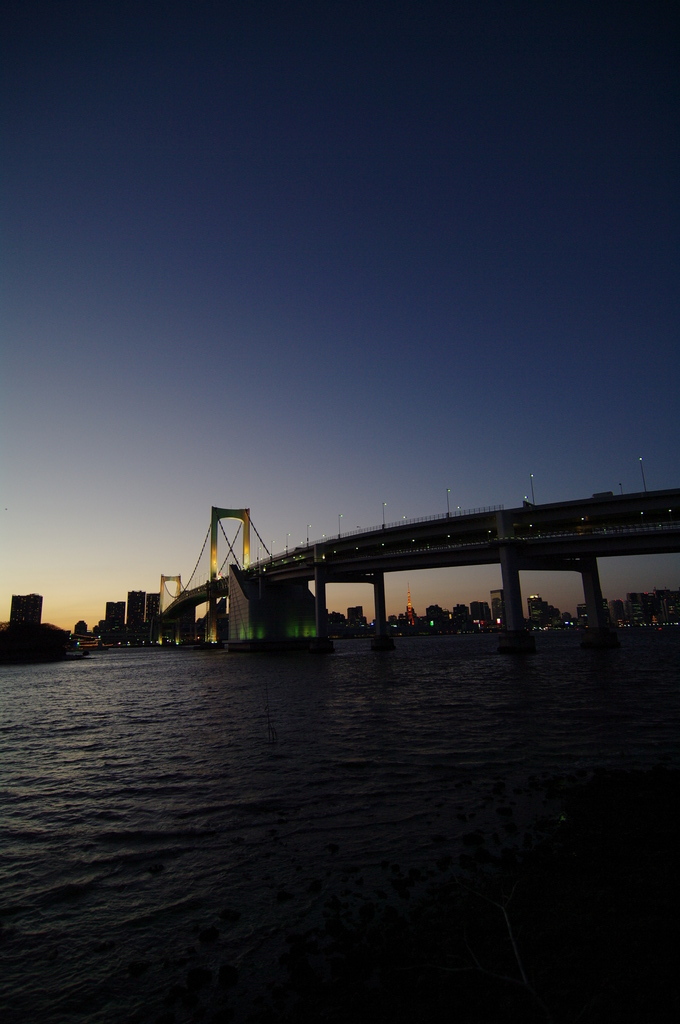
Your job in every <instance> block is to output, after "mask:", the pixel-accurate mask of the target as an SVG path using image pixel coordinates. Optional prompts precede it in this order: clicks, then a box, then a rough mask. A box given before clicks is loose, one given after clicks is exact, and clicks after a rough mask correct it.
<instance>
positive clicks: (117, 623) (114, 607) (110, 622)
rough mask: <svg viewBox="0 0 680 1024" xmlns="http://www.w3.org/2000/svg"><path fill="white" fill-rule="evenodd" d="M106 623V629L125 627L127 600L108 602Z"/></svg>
mask: <svg viewBox="0 0 680 1024" xmlns="http://www.w3.org/2000/svg"><path fill="white" fill-rule="evenodd" d="M104 625H105V627H106V629H123V627H124V626H125V601H107V602H106V618H105V621H104Z"/></svg>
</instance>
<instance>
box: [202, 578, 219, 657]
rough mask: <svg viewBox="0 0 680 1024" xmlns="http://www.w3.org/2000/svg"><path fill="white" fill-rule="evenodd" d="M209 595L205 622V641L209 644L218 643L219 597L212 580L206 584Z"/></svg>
mask: <svg viewBox="0 0 680 1024" xmlns="http://www.w3.org/2000/svg"><path fill="white" fill-rule="evenodd" d="M206 590H207V595H208V614H207V615H206V620H205V641H206V643H208V644H216V643H217V596H216V594H215V587H214V585H213V581H212V580H208V582H207V584H206Z"/></svg>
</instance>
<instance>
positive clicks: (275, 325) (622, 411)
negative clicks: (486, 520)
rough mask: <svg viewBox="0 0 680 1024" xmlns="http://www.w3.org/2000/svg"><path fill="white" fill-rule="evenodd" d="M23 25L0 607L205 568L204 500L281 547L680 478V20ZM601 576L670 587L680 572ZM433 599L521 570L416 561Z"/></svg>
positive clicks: (556, 587) (123, 7)
mask: <svg viewBox="0 0 680 1024" xmlns="http://www.w3.org/2000/svg"><path fill="white" fill-rule="evenodd" d="M5 10H6V11H8V12H9V13H8V15H7V16H6V18H5V29H4V33H3V34H4V54H3V56H2V71H1V75H2V84H1V90H2V106H3V111H2V116H3V125H4V128H3V136H4V143H3V147H2V164H3V179H4V182H3V189H2V192H3V200H2V261H3V281H4V287H3V297H2V318H1V330H2V353H3V354H2V385H1V395H0V397H1V400H2V437H3V441H4V444H3V445H2V449H3V450H2V464H1V468H0V471H1V476H0V487H1V490H2V495H1V497H2V501H1V502H0V514H1V515H2V532H1V533H0V544H1V551H0V556H1V576H0V619H7V618H9V607H10V599H11V595H12V593H29V592H34V591H35V592H38V593H41V594H43V595H44V604H43V619H44V620H45V621H50V622H54V623H56V624H58V625H62V626H65V627H68V628H72V627H73V624H74V622H75V621H76V620H77V619H80V618H84V619H85V620H86V621H87V622H88V624H89V625H93V624H94V623H96V622H97V621H98V620H99V619H100V618H102V617H103V615H104V605H105V602H106V600H124V599H125V598H126V597H127V591H128V590H133V589H139V590H146V591H156V590H158V585H159V577H160V574H161V573H166V574H174V573H181V574H182V576H183V579H184V580H185V581H186V580H187V579H188V577H189V576H190V575H191V572H192V569H193V568H194V564H195V562H196V559H197V557H198V553H199V551H200V548H201V544H202V542H203V538H204V536H205V533H206V530H207V527H208V524H209V516H210V506H211V505H220V506H226V507H242V506H249V507H250V509H251V513H252V518H253V521H254V523H255V526H256V527H257V528H258V530H259V532H260V533H261V534H262V536H263V538H264V540H265V541H266V543H267V545H269V546H271V543H272V541H274V547H275V549H276V550H277V551H280V550H282V549H284V548H285V546H286V542H287V540H288V541H289V543H290V544H291V545H294V544H297V543H299V542H300V541H301V540H304V539H305V537H306V535H307V524H311V529H310V530H309V534H310V537H312V538H318V537H321V535H322V534H331V533H333V532H335V533H337V528H338V514H339V513H342V514H343V519H342V526H343V530H345V529H354V528H356V527H358V526H362V527H368V526H371V525H377V524H379V523H380V522H381V521H382V503H383V502H387V509H386V518H387V521H388V522H389V521H393V520H397V519H400V518H401V517H402V516H404V515H405V516H407V517H409V518H410V517H415V516H424V515H428V514H431V513H435V512H445V511H446V489H447V488H450V489H451V496H450V502H451V507H452V509H454V508H456V507H457V506H460V507H461V508H473V507H477V506H483V505H492V504H504V505H505V506H506V507H512V506H516V505H519V504H521V502H522V498H523V497H524V495H525V494H527V493H528V492H529V489H530V479H529V474H530V473H533V474H534V487H535V496H536V500H537V501H538V502H544V501H560V500H563V499H564V500H567V499H573V498H580V497H587V496H589V495H590V494H592V493H593V492H594V491H602V490H613V491H616V492H618V491H619V489H620V488H622V489H623V490H624V491H639V490H641V489H642V480H641V474H640V463H639V458H640V456H642V457H644V467H645V474H646V482H647V486H648V488H649V489H657V488H666V487H678V486H680V471H679V470H680V457H679V455H678V382H679V380H680V340H679V337H678V322H679V316H678V313H679V306H680V300H679V289H678V237H679V232H678V227H679V223H678V222H679V217H678V213H679V206H680V200H679V195H680V190H679V188H678V185H679V182H680V173H679V171H680V160H679V156H680V136H679V132H678V100H679V98H680V89H679V88H678V76H679V71H678V69H679V68H680V47H679V46H678V42H679V40H678V30H677V19H676V17H675V16H676V15H677V9H676V7H675V5H674V4H672V3H671V2H659V0H646V2H641V3H636V2H627V3H604V2H598V0H588V2H580V0H563V2H562V0H554V2H547V0H546V2H539V0H520V2H515V0H496V2H492V0H474V2H473V0H468V2H464V0H449V2H428V0H424V2H420V3H415V2H412V3H407V2H401V0H392V2H389V0H362V2H359V0H357V2H354V0H344V2H334V0H310V2H300V3H298V2H295V0H290V2H286V0H279V2H266V0H262V2H258V0H249V2H248V0H238V2H237V0H235V2H228V0H224V2H222V3H217V2H201V0H194V2H191V3H172V2H165V3H160V2H157V3H152V2H144V0H137V2H135V3H128V2H125V0H119V2H117V3H115V4H108V5H106V4H104V5H102V4H97V3H94V2H83V0H72V2H69V0H60V2H59V3H56V4H55V3H54V2H41V0H36V2H31V0H10V2H9V3H7V4H5ZM233 532H234V531H233V529H232V531H231V533H232V534H233ZM288 535H290V537H288ZM225 553H226V552H225ZM254 553H255V554H256V553H257V541H255V552H254ZM601 575H602V581H603V590H604V592H605V595H606V596H607V597H609V598H614V597H624V596H625V593H626V591H628V590H649V589H652V588H653V587H654V586H658V587H664V586H669V587H672V588H678V587H680V556H672V557H667V558H661V557H656V558H640V559H616V560H609V561H608V560H603V561H602V562H601ZM407 582H408V583H410V588H411V593H412V599H413V603H414V606H415V608H416V611H417V612H418V613H423V612H424V610H425V605H426V604H428V603H431V602H438V603H440V604H442V605H443V606H445V607H447V608H450V607H451V606H452V605H453V604H455V603H456V602H458V601H463V602H465V603H468V602H469V601H470V600H488V592H489V589H491V588H495V587H497V586H500V570H499V569H498V568H497V567H491V568H480V569H468V570H460V569H459V570H456V569H451V570H445V571H444V570H440V571H437V572H432V573H421V574H415V575H414V574H411V577H410V578H409V579H408V581H407V579H406V577H405V576H403V575H402V574H395V575H394V576H392V577H388V578H387V603H388V609H387V610H388V612H390V613H391V612H399V611H401V610H403V608H404V606H405V603H406V586H407ZM522 587H523V593H524V595H525V596H526V595H527V594H529V593H534V592H536V591H538V592H539V593H541V594H542V596H543V597H544V598H545V599H546V600H549V601H551V602H552V603H554V604H557V605H558V606H560V607H561V608H563V609H564V608H567V609H569V610H571V611H574V610H575V606H576V603H577V601H581V600H582V599H583V598H582V592H581V589H580V580H579V577H578V576H577V575H576V574H545V573H544V574H540V573H533V574H532V573H528V574H523V577H522ZM355 603H363V604H364V605H365V607H366V609H367V610H368V611H369V614H370V613H371V611H372V594H371V590H370V588H368V587H349V586H346V587H331V588H329V607H331V608H333V609H337V610H343V611H344V610H345V609H346V607H347V606H348V605H350V604H355Z"/></svg>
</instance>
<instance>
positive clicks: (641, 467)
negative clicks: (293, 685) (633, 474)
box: [639, 456, 647, 494]
mask: <svg viewBox="0 0 680 1024" xmlns="http://www.w3.org/2000/svg"><path fill="white" fill-rule="evenodd" d="M639 461H640V472H641V473H642V486H643V487H644V491H645V494H646V493H647V481H646V480H645V467H644V466H643V464H642V456H640V460H639Z"/></svg>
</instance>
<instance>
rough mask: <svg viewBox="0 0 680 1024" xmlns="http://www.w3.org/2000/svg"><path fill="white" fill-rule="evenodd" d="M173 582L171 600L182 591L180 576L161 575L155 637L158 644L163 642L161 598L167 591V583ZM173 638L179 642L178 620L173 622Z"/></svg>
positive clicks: (175, 598)
mask: <svg viewBox="0 0 680 1024" xmlns="http://www.w3.org/2000/svg"><path fill="white" fill-rule="evenodd" d="M168 583H174V584H175V593H174V594H172V595H171V601H176V600H177V598H178V597H179V596H180V594H181V593H182V577H181V576H161V586H160V595H159V598H158V636H157V637H156V639H157V640H158V643H159V644H162V643H163V612H164V610H165V609H164V604H165V602H164V600H163V598H164V597H165V596H166V594H167V593H168V591H167V586H166V585H167V584H168ZM175 640H176V641H177V642H179V621H178V622H176V623H175Z"/></svg>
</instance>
